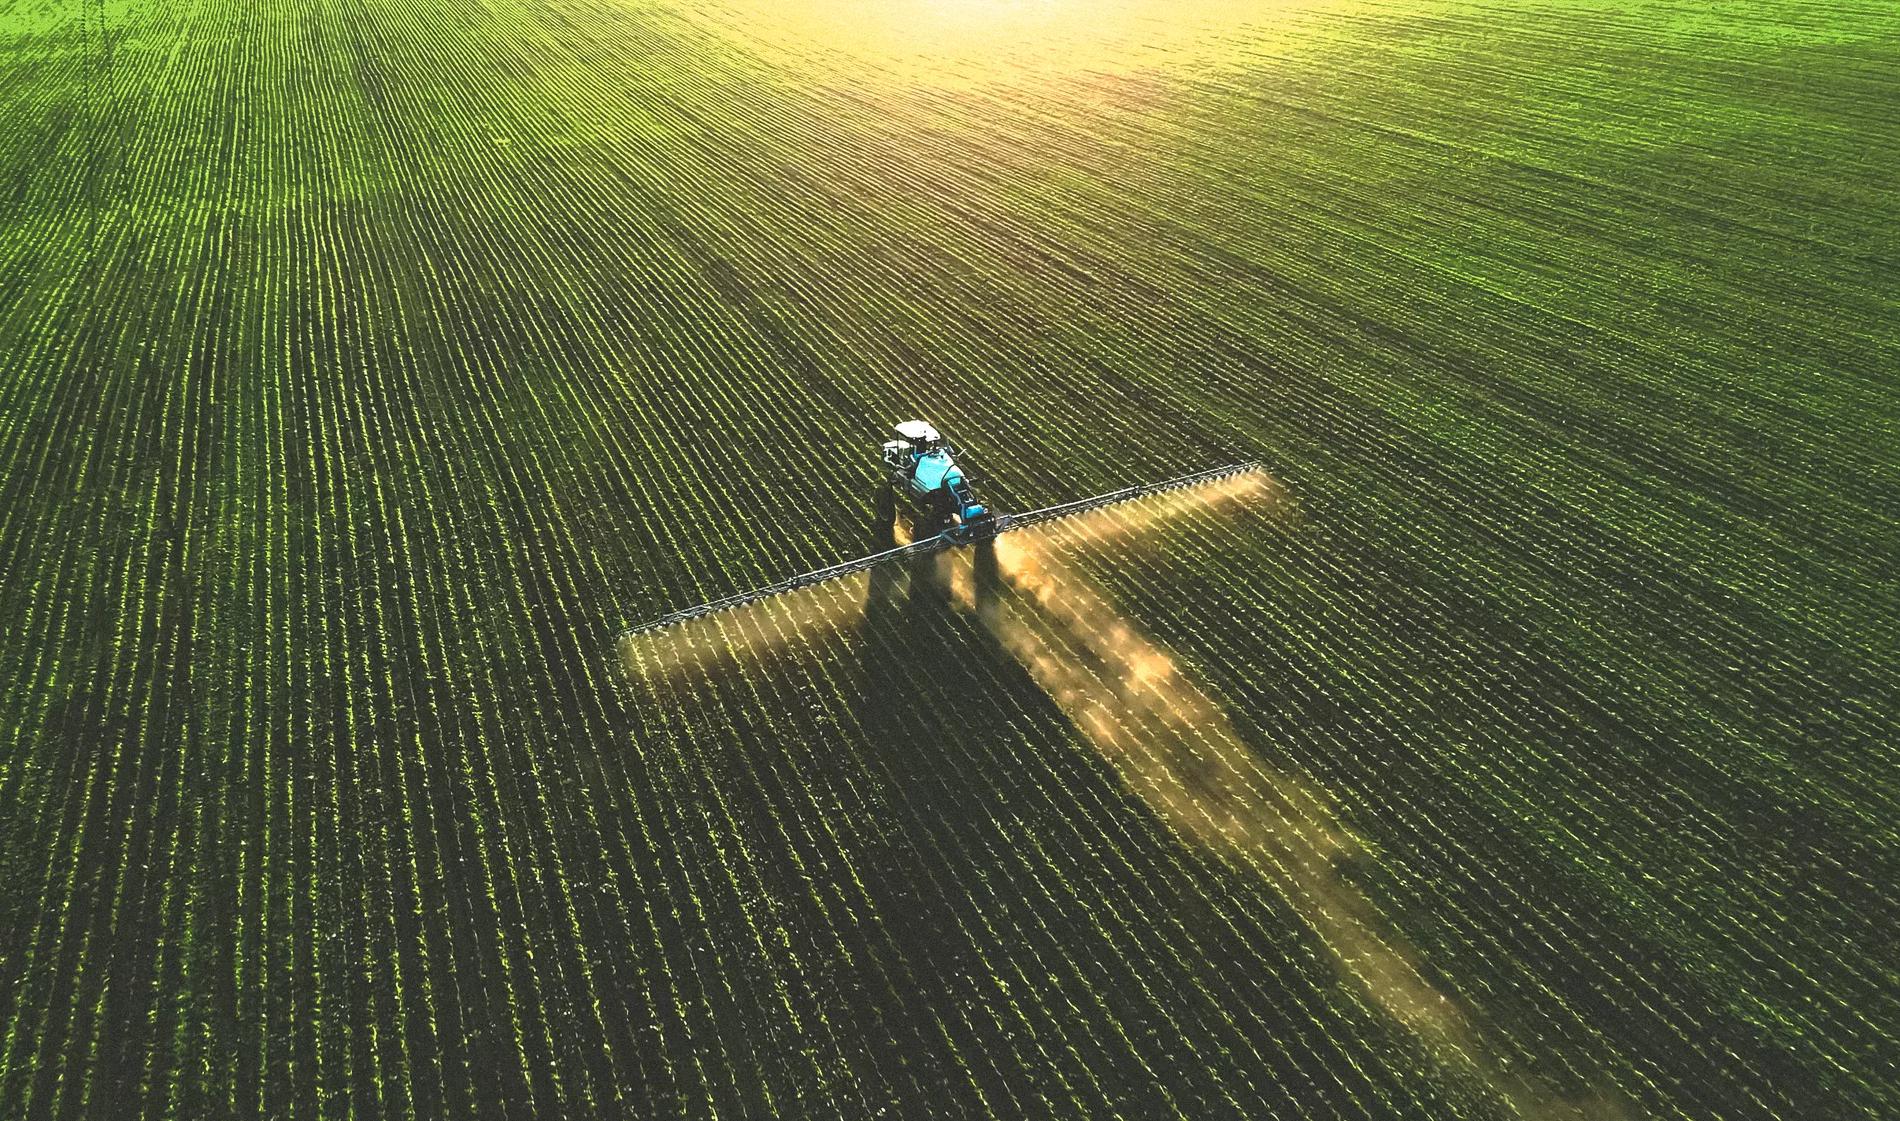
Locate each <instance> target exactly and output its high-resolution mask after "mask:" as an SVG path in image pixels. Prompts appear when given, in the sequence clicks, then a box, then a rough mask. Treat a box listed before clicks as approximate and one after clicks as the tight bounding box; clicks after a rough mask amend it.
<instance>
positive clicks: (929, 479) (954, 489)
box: [882, 420, 995, 539]
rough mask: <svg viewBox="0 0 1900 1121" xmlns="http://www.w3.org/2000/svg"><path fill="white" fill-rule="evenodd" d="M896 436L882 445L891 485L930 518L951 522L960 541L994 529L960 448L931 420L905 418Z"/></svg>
mask: <svg viewBox="0 0 1900 1121" xmlns="http://www.w3.org/2000/svg"><path fill="white" fill-rule="evenodd" d="M891 435H892V436H893V437H894V439H890V440H886V441H885V442H884V445H883V456H882V458H883V460H884V464H885V466H887V467H889V468H890V471H891V484H892V485H893V486H895V487H896V488H897V489H898V490H899V491H902V492H903V493H905V494H906V495H908V496H909V497H910V500H911V502H912V504H913V505H914V506H915V507H916V508H917V509H918V510H919V512H921V513H923V514H924V515H926V516H927V517H930V518H932V519H933V520H941V521H944V522H948V523H949V524H950V529H949V531H948V532H951V533H953V534H956V535H957V536H958V539H962V538H964V537H965V536H969V535H972V534H975V535H980V536H987V535H988V534H985V533H983V531H984V530H986V529H987V530H990V531H991V532H994V530H993V526H994V524H995V516H994V515H993V514H992V513H991V512H990V510H989V509H988V508H987V507H985V506H984V505H983V504H982V503H980V502H978V501H977V498H976V493H975V492H974V491H972V490H971V489H970V483H969V480H968V479H967V478H966V477H965V476H964V473H963V468H961V467H960V466H958V465H957V458H956V457H957V450H956V449H955V448H953V447H951V446H950V444H949V443H948V442H947V441H945V440H944V438H943V434H942V433H940V432H938V431H937V430H936V428H935V427H933V426H932V425H930V424H929V423H928V422H927V421H921V420H907V421H905V422H904V423H902V424H899V425H897V426H895V427H894V428H892V429H891Z"/></svg>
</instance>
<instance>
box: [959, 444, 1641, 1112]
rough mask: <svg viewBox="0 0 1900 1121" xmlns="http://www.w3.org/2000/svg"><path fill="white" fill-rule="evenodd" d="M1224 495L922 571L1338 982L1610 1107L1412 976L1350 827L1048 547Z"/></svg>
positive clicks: (1096, 539)
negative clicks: (1496, 1042) (1325, 955)
mask: <svg viewBox="0 0 1900 1121" xmlns="http://www.w3.org/2000/svg"><path fill="white" fill-rule="evenodd" d="M1223 482H1228V481H1223ZM1232 482H1233V483H1234V484H1235V485H1233V486H1231V487H1229V490H1230V491H1231V492H1238V493H1247V494H1251V495H1252V496H1253V497H1254V498H1262V497H1264V498H1267V499H1269V502H1268V503H1267V504H1268V505H1269V506H1270V505H1272V502H1271V499H1272V497H1273V496H1274V495H1275V494H1276V489H1275V488H1274V487H1272V486H1270V485H1266V486H1257V487H1243V486H1240V485H1239V483H1240V480H1234V481H1232ZM1234 496H1235V494H1234V493H1229V494H1227V495H1225V496H1202V495H1199V494H1197V493H1194V492H1183V493H1179V494H1168V495H1163V496H1159V498H1158V499H1155V500H1145V501H1143V502H1138V503H1132V504H1129V505H1127V506H1122V507H1114V508H1108V509H1103V510H1099V511H1095V512H1092V513H1089V514H1083V515H1078V516H1076V517H1074V518H1070V519H1065V520H1064V521H1062V522H1060V523H1055V524H1053V525H1050V526H1045V527H1037V528H1032V529H1029V530H1025V531H1023V532H1022V533H1018V534H1010V535H1007V536H1005V537H1001V538H998V539H997V540H996V541H995V542H994V544H993V546H992V547H993V549H994V553H993V555H992V557H993V560H992V558H984V557H980V556H977V555H973V554H971V553H969V552H959V553H955V554H948V555H943V556H939V557H937V558H935V563H936V569H937V577H938V579H940V580H941V581H943V583H944V585H945V586H946V587H947V589H948V590H949V594H950V596H951V598H952V601H953V602H955V603H957V604H958V605H959V606H960V607H962V608H963V609H964V610H967V611H972V612H974V613H975V614H976V615H977V616H978V617H979V618H980V619H981V620H982V622H983V624H984V626H985V627H986V628H987V629H988V630H989V631H990V632H991V634H992V635H994V636H995V638H996V640H997V641H998V643H999V644H1000V645H1001V646H1002V647H1003V648H1004V649H1005V650H1007V651H1009V653H1010V654H1011V655H1013V656H1014V657H1015V658H1016V659H1017V660H1018V661H1019V662H1021V663H1022V664H1023V666H1025V667H1026V668H1027V669H1028V671H1029V673H1030V675H1031V676H1032V677H1034V678H1035V680H1036V681H1037V683H1038V684H1039V685H1040V686H1041V687H1042V688H1043V689H1044V690H1046V691H1047V692H1048V694H1049V695H1050V697H1052V698H1053V699H1054V700H1055V701H1056V703H1057V704H1058V705H1059V706H1060V707H1061V708H1062V709H1063V711H1064V712H1065V713H1066V714H1067V715H1068V716H1069V718H1070V720H1071V721H1072V722H1073V723H1074V724H1075V725H1076V727H1077V728H1079V729H1080V730H1081V731H1082V732H1083V733H1084V734H1085V735H1086V736H1087V738H1088V740H1089V741H1090V742H1091V743H1092V744H1093V745H1094V747H1095V748H1096V750H1097V751H1099V752H1100V753H1101V755H1102V756H1103V758H1104V759H1106V760H1107V761H1108V762H1109V763H1110V764H1111V765H1112V766H1113V767H1114V769H1115V770H1116V772H1117V773H1118V774H1119V775H1120V777H1121V779H1122V781H1123V782H1124V783H1125V784H1126V785H1127V787H1128V788H1129V789H1130V790H1131V791H1133V792H1134V793H1135V794H1136V795H1138V796H1139V797H1140V798H1142V799H1143V800H1144V801H1145V802H1147V804H1148V805H1149V806H1150V807H1151V808H1152V809H1153V810H1154V812H1155V814H1156V816H1157V817H1159V818H1160V819H1161V820H1162V821H1163V822H1164V823H1165V824H1166V825H1167V826H1168V827H1169V828H1170V829H1172V830H1173V831H1174V832H1175V833H1176V834H1178V835H1179V836H1181V837H1182V838H1183V839H1185V840H1187V841H1189V842H1192V843H1195V844H1198V845H1201V846H1203V847H1205V848H1207V849H1208V850H1210V851H1212V852H1215V853H1217V854H1219V855H1220V856H1222V857H1223V858H1225V859H1227V860H1229V861H1230V862H1232V863H1235V864H1237V865H1239V866H1241V867H1244V868H1246V869H1249V870H1251V871H1252V872H1254V873H1256V874H1258V875H1260V876H1263V877H1264V878H1265V879H1266V880H1267V881H1268V882H1269V883H1271V884H1272V885H1273V887H1274V888H1275V889H1276V890H1277V891H1278V892H1279V893H1280V895H1281V896H1282V897H1284V898H1285V899H1286V900H1287V902H1288V903H1289V904H1290V905H1291V906H1292V907H1293V908H1294V910H1295V911H1296V912H1297V913H1298V914H1299V915H1300V917H1301V918H1302V919H1303V920H1304V921H1305V922H1306V923H1307V924H1308V925H1309V926H1310V927H1311V928H1312V930H1313V932H1314V933H1315V934H1316V935H1317V936H1318V937H1319V939H1320V941H1321V942H1322V943H1324V945H1325V946H1326V948H1327V950H1328V951H1330V953H1331V955H1332V957H1333V958H1334V961H1335V963H1336V965H1337V966H1338V968H1339V970H1340V972H1341V973H1342V974H1343V975H1344V976H1345V977H1346V978H1347V979H1348V980H1349V982H1350V983H1352V984H1353V985H1355V986H1356V987H1357V988H1358V990H1359V991H1360V992H1361V993H1363V994H1364V995H1365V996H1366V997H1367V998H1368V999H1369V1000H1370V1001H1371V1002H1372V1003H1373V1004H1375V1005H1376V1006H1377V1007H1379V1008H1381V1009H1383V1010H1384V1011H1385V1012H1386V1014H1388V1015H1389V1016H1391V1017H1392V1019H1393V1020H1395V1021H1397V1022H1398V1023H1399V1024H1401V1025H1402V1026H1404V1027H1405V1028H1406V1029H1407V1030H1408V1031H1410V1032H1412V1033H1413V1034H1415V1035H1416V1036H1417V1037H1418V1038H1419V1039H1420V1040H1421V1041H1423V1042H1424V1043H1425V1044H1426V1045H1427V1046H1428V1047H1429V1048H1430V1049H1431V1050H1432V1051H1433V1052H1434V1053H1435V1054H1438V1055H1439V1056H1440V1057H1441V1058H1442V1059H1443V1060H1444V1061H1446V1062H1447V1063H1449V1064H1451V1065H1453V1066H1456V1067H1460V1068H1463V1069H1464V1070H1466V1071H1468V1072H1470V1073H1471V1074H1472V1075H1473V1076H1475V1077H1476V1078H1477V1079H1478V1080H1479V1081H1481V1082H1482V1083H1484V1084H1485V1085H1486V1086H1487V1087H1488V1088H1489V1089H1490V1090H1491V1091H1492V1092H1493V1093H1494V1094H1496V1095H1497V1096H1498V1097H1499V1098H1501V1099H1503V1100H1504V1101H1506V1102H1508V1103H1509V1104H1510V1106H1511V1107H1512V1108H1514V1109H1515V1110H1516V1112H1517V1113H1518V1114H1519V1115H1520V1116H1522V1117H1524V1118H1528V1119H1533V1121H1556V1119H1559V1118H1565V1119H1579V1118H1588V1119H1592V1121H1611V1119H1616V1118H1621V1117H1624V1116H1626V1111H1625V1110H1624V1108H1623V1107H1622V1106H1621V1105H1620V1104H1619V1103H1618V1101H1617V1100H1616V1099H1615V1098H1614V1097H1612V1096H1611V1095H1609V1094H1608V1093H1598V1094H1592V1095H1590V1096H1589V1097H1587V1098H1585V1099H1583V1100H1568V1099H1564V1098H1560V1097H1558V1096H1556V1095H1554V1094H1552V1093H1550V1092H1549V1091H1547V1090H1546V1089H1544V1088H1543V1087H1542V1086H1541V1085H1539V1084H1538V1083H1536V1082H1534V1081H1533V1080H1531V1079H1529V1078H1526V1077H1524V1076H1521V1075H1518V1074H1516V1073H1514V1072H1512V1071H1510V1070H1509V1069H1508V1068H1507V1064H1506V1061H1505V1060H1504V1059H1502V1058H1501V1057H1500V1056H1499V1055H1498V1053H1497V1052H1496V1051H1495V1049H1494V1048H1492V1047H1491V1046H1490V1045H1489V1044H1488V1043H1487V1041H1486V1039H1485V1037H1484V1033H1483V1032H1482V1031H1481V1030H1480V1029H1479V1027H1478V1025H1477V1023H1476V1021H1475V1019H1474V1017H1473V1015H1472V1014H1471V1013H1470V1012H1469V1011H1467V1010H1466V1009H1465V1008H1464V1007H1463V1006H1462V1005H1461V1004H1460V1002H1458V1001H1457V1000H1456V999H1454V998H1453V997H1452V996H1450V995H1448V994H1447V993H1445V992H1443V991H1441V990H1440V989H1438V988H1437V987H1435V986H1434V985H1433V984H1432V983H1431V982H1430V981H1428V980H1427V979H1426V977H1425V974H1424V971H1423V969H1422V968H1421V962H1420V958H1419V954H1418V952H1417V950H1416V949H1415V948H1413V947H1412V946H1411V945H1410V944H1409V943H1408V942H1406V941H1405V940H1404V938H1403V937H1402V936H1400V935H1399V934H1398V933H1397V932H1396V931H1394V930H1392V929H1391V928H1390V925H1389V924H1388V923H1386V922H1385V921H1384V919H1383V917H1382V916H1381V915H1380V914H1379V913H1378V911H1377V909H1376V908H1375V907H1374V906H1373V905H1372V903H1371V901H1370V900H1368V899H1367V898H1366V897H1365V896H1364V895H1363V894H1361V893H1360V892H1359V890H1358V889H1357V888H1355V887H1354V886H1353V885H1352V884H1350V883H1349V882H1347V880H1346V879H1345V878H1344V877H1343V876H1342V875H1341V873H1340V871H1339V868H1340V864H1341V862H1342V861H1344V860H1347V859H1349V858H1351V857H1353V856H1355V855H1358V854H1360V853H1362V852H1363V851H1365V845H1364V842H1363V841H1362V840H1361V839H1360V838H1358V837H1356V836H1354V835H1353V834H1352V832H1351V831H1350V830H1349V829H1347V828H1346V827H1345V826H1344V825H1343V824H1342V823H1341V822H1340V821H1339V819H1338V818H1337V816H1336V815H1335V814H1334V813H1333V811H1332V809H1331V807H1330V805H1329V804H1328V802H1327V800H1326V799H1325V798H1324V797H1323V796H1322V795H1321V794H1320V793H1319V792H1318V791H1317V790H1316V789H1314V788H1313V787H1312V786H1311V785H1310V784H1309V783H1307V782H1306V781H1304V780H1302V779H1301V778H1299V777H1297V776H1294V775H1291V774H1288V773H1285V772H1283V771H1280V770H1277V769H1275V768H1272V767H1270V766H1268V765H1267V764H1266V763H1265V762H1263V761H1262V760H1261V759H1260V758H1259V756H1258V755H1257V754H1256V753H1255V752H1253V751H1251V750H1250V749H1249V748H1248V747H1247V746H1246V745H1245V744H1244V743H1243V742H1242V740H1241V739H1240V737H1239V735H1238V733H1236V731H1235V730H1234V728H1233V725H1232V724H1231V723H1230V722H1229V720H1228V719H1227V717H1226V716H1225V715H1224V714H1223V712H1222V711H1221V709H1220V706H1219V705H1217V704H1216V703H1215V702H1214V700H1213V699H1212V698H1210V697H1209V696H1208V695H1207V693H1206V692H1204V691H1203V690H1202V689H1201V688H1200V687H1199V686H1197V685H1196V684H1195V683H1194V682H1193V681H1192V680H1191V679H1190V678H1189V676H1188V675H1187V674H1185V673H1183V672H1182V670H1181V667H1180V663H1179V661H1178V659H1177V658H1176V657H1175V656H1174V654H1173V653H1171V652H1170V651H1169V650H1167V649H1166V648H1164V647H1163V646H1162V645H1161V644H1159V643H1158V642H1156V641H1154V640H1153V639H1150V638H1148V637H1147V636H1145V635H1143V634H1142V633H1141V632H1140V630H1139V629H1138V628H1137V627H1136V626H1135V624H1134V623H1132V622H1131V621H1129V620H1128V619H1127V618H1126V617H1124V616H1123V615H1122V614H1121V613H1120V612H1118V611H1116V610H1115V607H1114V605H1113V603H1112V602H1111V599H1110V597H1109V596H1108V594H1107V593H1106V592H1105V591H1103V590H1102V589H1101V588H1100V587H1099V586H1098V585H1096V584H1095V583H1094V582H1093V581H1091V580H1090V579H1089V578H1088V577H1087V576H1086V575H1085V574H1084V573H1083V572H1082V571H1080V570H1079V569H1078V568H1077V567H1076V566H1075V565H1073V564H1071V563H1068V562H1067V561H1066V560H1064V559H1062V557H1061V555H1060V554H1062V553H1067V552H1070V551H1072V550H1074V549H1077V548H1086V547H1087V546H1089V545H1092V544H1097V543H1100V542H1102V541H1103V540H1104V539H1107V538H1116V539H1119V538H1122V537H1124V536H1126V535H1128V534H1131V533H1136V532H1137V531H1140V530H1144V529H1147V528H1150V527H1151V526H1153V525H1154V523H1155V522H1157V521H1160V520H1163V519H1167V518H1172V517H1175V516H1178V515H1179V514H1181V513H1183V512H1185V511H1187V510H1189V509H1192V508H1193V507H1194V505H1195V504H1196V499H1197V498H1204V497H1205V498H1210V499H1211V498H1216V497H1234ZM992 563H993V571H986V568H985V566H987V565H990V564H992Z"/></svg>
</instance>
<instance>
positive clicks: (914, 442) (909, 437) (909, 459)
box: [884, 420, 943, 471]
mask: <svg viewBox="0 0 1900 1121" xmlns="http://www.w3.org/2000/svg"><path fill="white" fill-rule="evenodd" d="M891 435H892V436H893V437H895V438H894V439H891V440H886V441H885V442H884V462H886V463H888V464H890V465H891V466H892V467H896V468H898V469H900V470H905V471H909V470H911V469H912V467H913V466H914V465H915V464H916V463H917V461H918V460H920V459H922V458H923V457H925V456H927V455H929V454H930V453H932V452H934V451H937V450H939V449H941V448H943V434H942V433H941V432H938V431H937V430H936V429H935V428H933V427H931V425H930V424H929V422H927V421H921V420H907V421H905V422H904V423H902V424H899V425H896V426H895V427H893V428H892V429H891Z"/></svg>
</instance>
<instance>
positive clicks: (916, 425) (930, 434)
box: [895, 420, 943, 444]
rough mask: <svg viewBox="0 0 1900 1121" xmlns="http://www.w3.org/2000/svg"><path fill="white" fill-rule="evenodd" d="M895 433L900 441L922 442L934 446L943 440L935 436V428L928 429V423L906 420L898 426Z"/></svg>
mask: <svg viewBox="0 0 1900 1121" xmlns="http://www.w3.org/2000/svg"><path fill="white" fill-rule="evenodd" d="M895 431H896V432H897V437H898V439H900V440H922V441H924V442H925V443H927V444H934V443H936V442H937V441H938V440H941V439H943V437H942V436H939V435H938V434H937V430H936V429H935V428H932V427H930V422H929V421H923V420H907V421H905V422H904V423H902V424H900V425H898V426H897V428H896V430H895Z"/></svg>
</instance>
